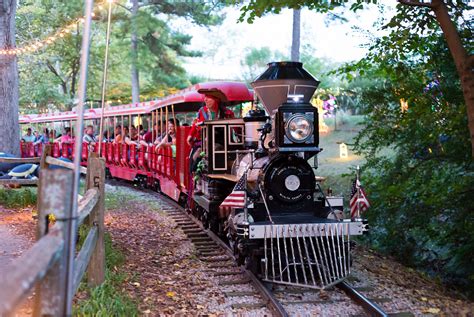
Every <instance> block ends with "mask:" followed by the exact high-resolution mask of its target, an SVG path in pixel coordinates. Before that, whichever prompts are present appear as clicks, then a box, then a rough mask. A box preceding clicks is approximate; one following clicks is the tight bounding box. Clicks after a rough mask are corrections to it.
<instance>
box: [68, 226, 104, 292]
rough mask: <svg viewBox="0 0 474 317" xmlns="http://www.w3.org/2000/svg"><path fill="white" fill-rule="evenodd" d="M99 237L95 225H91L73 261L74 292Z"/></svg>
mask: <svg viewBox="0 0 474 317" xmlns="http://www.w3.org/2000/svg"><path fill="white" fill-rule="evenodd" d="M98 237H99V231H98V229H97V227H92V228H91V230H90V231H89V233H88V234H87V238H86V240H85V241H84V243H83V244H82V247H81V251H79V254H78V255H77V256H76V259H75V262H76V267H75V268H74V283H73V285H74V286H73V293H74V294H75V293H76V291H77V289H78V288H79V284H80V283H81V280H82V277H83V276H84V273H85V272H86V269H87V265H88V264H89V262H90V259H91V256H92V252H93V251H94V248H95V246H96V243H97V239H98Z"/></svg>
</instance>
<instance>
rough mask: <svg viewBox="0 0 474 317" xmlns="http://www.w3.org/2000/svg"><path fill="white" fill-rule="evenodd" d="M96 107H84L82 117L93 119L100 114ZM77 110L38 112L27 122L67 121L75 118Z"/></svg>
mask: <svg viewBox="0 0 474 317" xmlns="http://www.w3.org/2000/svg"><path fill="white" fill-rule="evenodd" d="M97 110H98V109H86V110H84V119H86V120H89V119H94V118H97V117H98V114H100V112H99V111H97ZM76 119H77V112H76V111H66V112H55V113H45V114H38V115H36V116H35V117H34V118H32V119H31V120H30V121H29V123H41V122H54V121H69V120H76Z"/></svg>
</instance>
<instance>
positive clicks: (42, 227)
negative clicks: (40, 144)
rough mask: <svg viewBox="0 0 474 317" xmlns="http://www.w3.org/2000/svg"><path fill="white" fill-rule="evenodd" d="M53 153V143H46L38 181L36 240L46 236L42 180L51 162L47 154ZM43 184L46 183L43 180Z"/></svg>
mask: <svg viewBox="0 0 474 317" xmlns="http://www.w3.org/2000/svg"><path fill="white" fill-rule="evenodd" d="M50 155H51V145H50V144H46V146H45V147H44V151H43V153H42V154H41V161H40V164H39V167H40V174H39V175H40V176H39V177H40V179H39V181H38V191H37V194H36V197H37V198H36V201H37V203H36V209H37V210H38V226H37V230H36V241H38V240H39V239H41V237H42V236H44V233H45V232H46V218H45V217H40V210H41V209H40V201H41V197H40V195H41V187H42V186H43V185H42V182H41V170H45V169H47V168H48V167H49V164H48V163H46V157H47V156H50ZM43 184H45V183H44V182H43Z"/></svg>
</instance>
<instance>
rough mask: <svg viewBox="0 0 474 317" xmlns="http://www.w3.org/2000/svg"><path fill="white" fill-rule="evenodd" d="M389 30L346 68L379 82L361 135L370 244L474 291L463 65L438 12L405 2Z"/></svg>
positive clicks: (366, 96)
mask: <svg viewBox="0 0 474 317" xmlns="http://www.w3.org/2000/svg"><path fill="white" fill-rule="evenodd" d="M465 10H467V6H458V7H457V8H456V9H454V8H453V9H452V11H451V16H454V17H457V18H456V19H455V20H454V21H455V23H456V26H457V27H458V28H459V29H461V30H464V31H463V32H461V33H460V36H461V38H460V40H461V42H463V43H465V42H467V41H469V40H470V39H472V28H470V27H468V23H469V22H467V21H464V19H463V17H464V16H465ZM408 23H410V25H412V28H410V29H408V28H406V25H407V24H408ZM384 28H385V29H386V31H388V34H387V35H385V36H382V37H380V38H377V39H376V40H375V41H374V43H373V44H372V45H371V47H370V48H369V53H368V54H367V56H366V57H365V58H364V59H362V60H361V61H359V62H357V63H354V64H350V65H347V66H345V67H343V68H342V69H341V70H340V72H341V73H342V74H349V75H351V78H355V79H357V80H359V81H360V80H362V81H363V80H370V83H371V85H368V86H365V87H364V89H363V90H362V91H361V92H360V98H361V103H362V104H363V105H364V108H363V110H364V113H365V114H366V115H367V118H366V122H365V127H364V129H362V130H361V133H360V134H359V135H358V137H357V139H356V143H355V150H356V151H358V154H362V155H364V157H365V158H366V159H367V163H366V164H365V166H364V168H363V171H364V173H363V175H362V176H363V183H364V184H365V185H366V191H367V193H368V195H369V199H370V200H371V203H372V207H371V209H369V211H368V212H367V213H366V216H367V217H368V219H369V222H370V223H371V228H372V230H371V233H370V243H371V244H372V245H373V246H375V247H376V248H377V249H379V250H381V251H384V252H386V253H389V254H391V255H394V256H396V257H398V259H399V260H400V261H402V262H404V263H405V264H408V265H410V266H414V267H417V268H421V269H424V270H425V271H426V272H428V273H429V274H431V275H436V276H438V277H440V278H441V279H442V280H443V281H445V282H447V283H449V284H451V285H453V284H454V285H456V286H459V287H461V288H463V289H464V290H467V291H469V290H470V291H471V295H474V294H472V289H473V285H474V268H473V267H472V265H470V263H472V261H474V255H473V254H472V250H473V248H474V237H473V236H472V234H471V232H472V231H473V230H474V214H473V213H472V206H474V172H473V170H474V166H473V162H472V157H471V152H470V151H469V150H470V143H469V142H466V140H468V139H469V129H468V124H467V121H468V120H467V117H466V115H465V113H466V104H465V103H464V99H463V95H462V93H461V91H462V90H461V89H462V88H461V83H460V81H459V75H458V72H457V69H456V65H455V63H454V61H453V59H452V57H451V52H450V49H449V48H448V45H447V43H446V41H445V40H444V35H443V33H442V32H441V31H440V30H439V29H437V21H436V20H435V19H434V18H433V16H432V15H431V14H430V12H428V11H426V12H423V13H422V14H420V12H417V9H416V8H413V7H408V6H403V5H399V6H397V14H396V15H395V16H394V17H393V18H392V19H391V20H390V21H389V22H388V23H387V24H386V25H385V26H384ZM421 30H425V31H421ZM401 99H405V101H407V103H408V109H406V108H402V107H401V102H400V101H401Z"/></svg>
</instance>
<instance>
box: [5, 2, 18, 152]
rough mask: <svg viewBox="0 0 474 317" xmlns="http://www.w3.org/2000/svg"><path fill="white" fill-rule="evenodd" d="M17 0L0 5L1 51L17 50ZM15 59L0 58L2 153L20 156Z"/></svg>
mask: <svg viewBox="0 0 474 317" xmlns="http://www.w3.org/2000/svg"><path fill="white" fill-rule="evenodd" d="M15 13H16V0H3V1H2V2H1V3H0V47H2V48H14V47H15ZM18 114H19V112H18V66H17V60H16V55H0V152H7V153H12V154H15V155H20V127H19V123H18Z"/></svg>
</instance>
